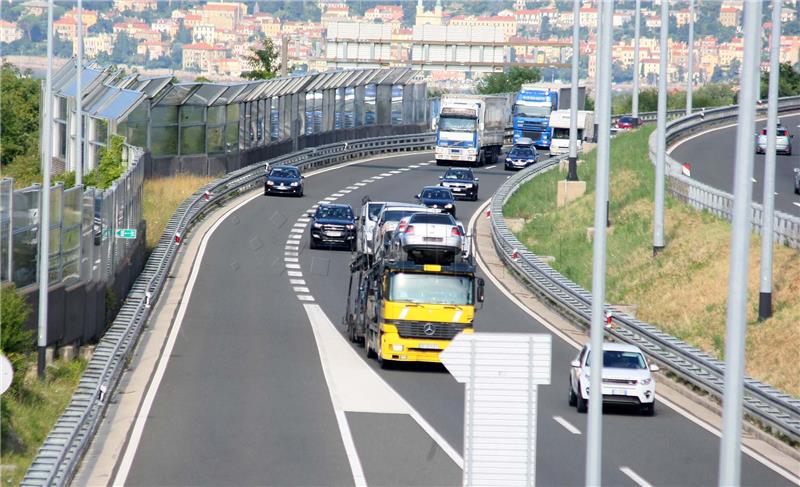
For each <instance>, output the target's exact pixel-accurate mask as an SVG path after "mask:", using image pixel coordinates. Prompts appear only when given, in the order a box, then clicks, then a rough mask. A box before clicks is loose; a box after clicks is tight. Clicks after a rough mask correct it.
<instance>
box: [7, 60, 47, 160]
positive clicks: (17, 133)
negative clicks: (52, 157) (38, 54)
mask: <svg viewBox="0 0 800 487" xmlns="http://www.w3.org/2000/svg"><path fill="white" fill-rule="evenodd" d="M0 85H2V87H3V89H2V90H0V124H2V127H3V129H2V130H0V162H2V164H3V166H6V165H7V164H10V163H11V162H13V161H14V160H15V159H16V158H17V157H19V156H21V155H23V154H34V156H35V155H37V154H38V148H39V147H38V146H39V96H40V94H39V81H37V80H36V79H34V78H33V77H32V76H31V73H30V71H25V72H21V71H20V70H19V68H17V67H16V66H14V65H13V64H8V63H6V64H3V66H2V71H0ZM3 169H5V167H4V168H3Z"/></svg>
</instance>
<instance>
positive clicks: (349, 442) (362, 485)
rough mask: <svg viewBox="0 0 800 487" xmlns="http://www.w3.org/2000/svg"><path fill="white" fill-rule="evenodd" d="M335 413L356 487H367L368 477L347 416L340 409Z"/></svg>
mask: <svg viewBox="0 0 800 487" xmlns="http://www.w3.org/2000/svg"><path fill="white" fill-rule="evenodd" d="M333 411H334V413H335V414H336V423H337V424H338V425H339V434H341V435H342V443H343V444H344V452H345V453H346V454H347V460H348V462H349V463H350V471H351V472H353V483H354V484H355V486H356V487H367V477H366V476H365V475H364V469H363V468H362V467H361V460H360V459H359V458H358V450H356V443H355V441H353V434H352V433H351V432H350V424H349V423H348V422H347V415H346V414H345V413H344V411H342V410H341V409H338V408H334V410H333Z"/></svg>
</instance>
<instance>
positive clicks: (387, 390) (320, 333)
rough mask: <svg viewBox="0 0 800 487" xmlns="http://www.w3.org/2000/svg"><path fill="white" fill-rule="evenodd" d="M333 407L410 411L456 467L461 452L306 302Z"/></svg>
mask: <svg viewBox="0 0 800 487" xmlns="http://www.w3.org/2000/svg"><path fill="white" fill-rule="evenodd" d="M305 309H306V313H307V314H308V318H309V321H310V322H311V327H312V330H313V331H314V338H315V339H316V342H317V348H318V350H319V357H320V363H321V364H322V371H323V373H324V375H325V381H326V382H327V384H328V391H329V392H330V394H331V400H332V401H333V404H334V409H337V408H339V409H341V410H342V411H357V412H381V413H399V414H403V413H405V414H408V415H410V416H411V417H412V418H413V419H414V421H416V422H417V424H419V425H420V427H421V428H422V429H423V430H424V431H425V432H426V433H427V434H428V436H430V437H431V438H432V439H433V441H435V442H436V443H437V444H438V445H439V448H441V449H442V450H443V451H444V452H445V453H446V454H447V456H449V457H450V459H451V460H453V462H454V463H455V464H456V465H458V467H459V468H461V469H463V468H464V460H463V458H461V455H460V454H459V453H458V452H457V451H456V450H455V449H454V448H453V447H452V446H451V445H450V444H449V443H448V442H447V440H445V439H444V437H442V435H440V434H439V433H438V432H437V431H436V430H435V429H434V428H433V427H432V426H431V425H430V424H429V423H428V422H427V421H425V418H423V417H422V415H421V414H419V412H418V411H417V410H416V409H414V407H413V406H411V404H409V403H408V401H406V400H405V398H403V397H402V396H401V395H400V394H398V393H397V391H395V390H394V388H392V386H391V385H390V384H389V383H388V382H386V381H385V380H384V379H383V378H382V377H381V376H380V375H379V374H378V373H377V372H375V371H374V370H373V369H372V367H370V366H369V365H367V363H366V362H365V361H364V360H363V359H362V358H361V355H359V354H358V353H357V352H356V349H354V348H353V347H351V346H350V344H349V343H348V342H347V341H346V340H345V338H344V337H343V336H342V334H341V333H339V331H338V330H337V329H336V326H334V324H333V323H332V322H331V320H330V319H329V318H328V316H327V315H326V314H325V312H324V311H323V310H322V308H321V307H320V306H319V305H316V304H315V305H305Z"/></svg>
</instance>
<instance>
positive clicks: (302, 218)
mask: <svg viewBox="0 0 800 487" xmlns="http://www.w3.org/2000/svg"><path fill="white" fill-rule="evenodd" d="M310 221H311V218H309V217H307V216H304V217H301V218H298V219H297V222H298V223H308V222H310ZM295 226H297V223H295Z"/></svg>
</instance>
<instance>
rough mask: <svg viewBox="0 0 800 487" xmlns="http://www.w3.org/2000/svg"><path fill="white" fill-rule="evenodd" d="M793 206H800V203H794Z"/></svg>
mask: <svg viewBox="0 0 800 487" xmlns="http://www.w3.org/2000/svg"><path fill="white" fill-rule="evenodd" d="M792 204H793V205H794V206H800V203H798V202H797V201H792Z"/></svg>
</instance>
